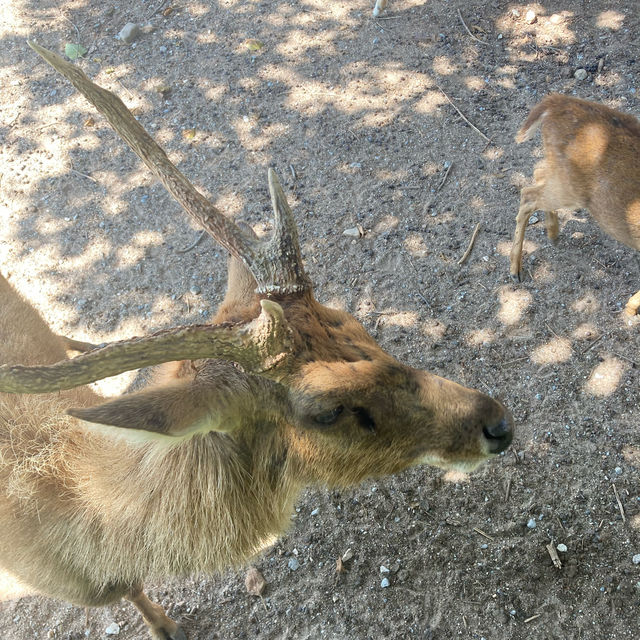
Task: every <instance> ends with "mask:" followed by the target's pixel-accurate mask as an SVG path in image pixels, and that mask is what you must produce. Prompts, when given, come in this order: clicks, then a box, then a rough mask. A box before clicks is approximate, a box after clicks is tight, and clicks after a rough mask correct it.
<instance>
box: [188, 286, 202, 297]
mask: <svg viewBox="0 0 640 640" xmlns="http://www.w3.org/2000/svg"><path fill="white" fill-rule="evenodd" d="M189 291H191V293H193V295H194V296H197V295H199V294H200V292H201V291H202V289H201V288H200V287H199V286H197V285H195V284H194V285H193V286H192V287H191V288H190V289H189Z"/></svg>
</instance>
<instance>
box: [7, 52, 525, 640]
mask: <svg viewBox="0 0 640 640" xmlns="http://www.w3.org/2000/svg"><path fill="white" fill-rule="evenodd" d="M32 47H33V48H34V49H35V50H36V51H37V52H38V53H39V54H40V55H41V56H42V57H43V58H44V59H45V60H47V61H48V62H49V63H50V64H51V65H52V66H54V67H55V68H56V69H57V70H58V71H60V72H61V73H62V74H63V75H65V76H66V77H67V78H69V79H70V80H71V82H72V83H73V84H74V86H75V87H76V88H77V89H78V90H79V91H80V92H81V93H82V94H83V95H84V96H85V97H87V98H88V100H89V101H90V102H92V103H93V104H94V105H95V106H96V107H97V108H98V110H99V111H101V112H102V113H103V114H104V115H105V116H106V118H107V119H108V120H109V122H110V123H111V125H112V126H113V127H114V129H116V131H117V132H118V133H119V134H120V136H121V137H122V138H123V139H124V140H125V141H126V142H127V143H128V144H129V145H130V146H131V148H132V149H133V150H134V151H135V152H136V153H137V154H138V155H139V156H140V158H141V159H142V160H143V161H144V162H145V164H147V166H148V167H149V168H150V169H151V170H152V171H153V172H154V173H155V175H156V176H157V177H158V178H159V179H160V180H161V181H162V183H163V184H164V185H165V187H166V188H167V189H168V190H169V191H170V192H171V194H172V195H174V197H175V198H176V199H177V200H178V201H179V202H180V203H181V204H182V206H183V207H184V208H185V210H186V211H187V212H188V213H189V214H190V215H191V217H192V218H193V219H195V220H196V221H197V222H198V223H199V224H200V225H202V227H204V228H205V229H207V231H209V232H210V233H211V235H213V236H214V237H215V238H216V239H217V240H218V241H219V242H220V243H221V244H222V245H224V246H225V247H226V248H227V249H228V250H229V251H230V252H231V253H232V254H233V256H234V257H233V258H232V259H231V261H230V269H229V278H228V290H227V294H226V297H225V299H224V301H223V303H222V306H221V308H220V309H219V310H218V313H217V314H216V316H215V317H214V318H213V321H212V324H209V325H202V326H194V327H178V328H176V329H171V330H167V331H162V332H159V333H158V334H155V335H153V336H150V337H147V338H134V339H131V340H126V341H122V342H119V343H113V344H111V345H107V346H105V347H102V348H98V349H96V350H93V351H89V352H88V353H85V354H82V355H80V356H78V357H76V358H74V359H72V360H64V357H65V347H67V346H69V345H70V344H71V346H73V345H74V344H75V345H76V346H78V344H77V343H73V342H71V343H70V342H69V341H65V340H64V339H61V338H60V337H58V336H56V335H54V334H53V333H52V332H51V331H50V329H49V328H48V327H47V325H46V324H45V322H44V321H43V320H42V319H41V318H40V317H39V315H38V314H37V313H36V312H35V311H34V309H33V308H32V307H31V305H29V304H28V303H27V302H26V301H25V300H23V299H22V298H21V297H20V296H19V295H18V294H17V292H16V291H15V290H14V289H13V288H12V286H11V285H10V284H9V283H8V281H7V280H5V279H4V278H2V277H1V276H0V363H6V364H5V365H3V366H0V391H1V392H3V393H0V522H2V527H1V528H0V566H2V567H4V568H5V569H7V570H8V571H10V572H12V573H14V574H15V575H16V576H18V577H19V578H20V579H21V580H22V581H23V582H25V583H27V584H29V585H31V586H32V587H34V588H36V589H38V590H39V591H41V592H42V593H44V594H48V595H50V596H53V597H56V598H59V599H63V600H68V601H71V602H74V603H77V604H82V605H86V606H96V605H104V604H108V603H110V602H114V601H118V600H119V599H120V598H123V597H124V598H127V599H129V600H130V601H132V602H133V603H134V604H135V605H136V606H137V607H138V609H139V610H140V612H141V613H142V616H143V618H144V620H145V622H146V623H147V625H148V627H149V630H150V633H151V635H152V637H153V638H155V639H156V640H168V639H172V640H179V639H184V638H185V634H184V632H183V631H182V630H181V629H180V627H179V626H178V625H177V624H176V622H174V621H173V620H171V619H170V618H168V617H167V616H166V615H165V613H164V612H163V610H162V609H161V608H160V607H159V606H158V605H156V604H154V603H152V602H151V601H150V600H149V599H148V598H147V596H146V595H145V594H144V592H143V591H142V583H143V581H144V579H145V578H147V577H149V576H155V577H162V576H170V575H188V574H194V573H203V572H216V571H220V570H222V569H224V568H226V567H229V566H233V565H238V564H241V563H244V562H246V561H247V560H248V559H249V558H251V556H253V555H255V554H256V553H259V552H260V550H261V549H263V548H265V547H266V546H268V545H269V544H271V543H272V542H273V541H274V540H275V539H276V538H277V537H278V536H279V535H281V534H282V533H283V531H284V530H285V529H286V528H287V525H288V524H289V522H290V519H291V518H290V516H291V513H292V510H293V505H294V502H295V500H296V499H297V497H298V496H299V495H300V492H301V491H302V489H303V488H304V487H305V486H307V485H313V484H316V485H325V486H326V485H328V486H352V485H355V484H357V483H359V482H361V481H362V480H363V479H365V478H369V477H375V476H383V475H387V474H392V473H397V472H399V471H401V470H403V469H406V468H408V467H411V466H414V465H419V464H434V465H437V466H440V467H444V468H453V469H463V470H471V469H474V468H475V467H477V466H478V465H479V464H481V463H482V462H483V461H485V460H487V459H489V458H491V457H494V456H495V455H496V454H498V453H500V452H502V451H504V450H505V449H506V447H508V446H509V443H510V442H511V439H512V433H513V431H512V425H511V421H510V418H509V417H508V415H507V414H506V412H505V409H504V407H503V406H502V405H501V404H500V403H499V402H498V401H496V400H494V399H492V398H490V397H489V396H487V395H485V394H483V393H480V392H479V391H475V390H473V389H467V388H465V387H462V386H460V385H458V384H456V383H454V382H451V381H449V380H445V379H443V378H440V377H438V376H435V375H432V374H429V373H427V372H425V371H419V370H417V369H413V368H412V367H409V366H406V365H403V364H401V363H400V362H398V361H397V360H395V359H394V358H393V357H392V356H390V355H389V354H387V353H385V352H384V351H383V350H382V349H381V348H380V347H379V346H378V344H377V343H376V342H375V341H374V340H373V338H371V337H370V336H369V335H368V334H367V332H366V331H365V329H364V328H363V327H362V325H361V324H360V323H359V322H358V321H357V320H356V319H355V318H354V317H353V316H351V315H349V314H348V313H345V312H343V311H338V310H335V309H331V308H328V307H325V306H323V305H321V304H320V303H318V302H317V301H316V300H315V298H314V296H313V292H312V287H311V283H310V281H309V279H308V277H307V275H306V273H305V270H304V268H303V264H302V259H301V256H300V249H299V245H298V240H297V231H296V226H295V223H294V221H293V216H292V213H291V210H290V208H289V205H288V204H287V200H286V197H285V194H284V191H283V190H282V188H281V186H280V184H279V183H278V180H277V178H276V177H275V174H274V173H273V172H272V171H269V188H270V192H271V198H272V204H273V209H274V215H275V229H274V232H273V235H272V237H270V238H267V239H258V238H257V237H256V236H255V235H254V234H253V232H252V231H251V229H248V228H244V227H239V226H237V225H236V224H235V223H233V222H232V221H231V220H230V219H229V218H227V217H226V216H224V215H223V214H222V213H221V212H220V211H219V210H218V209H216V208H215V207H214V206H213V205H212V204H211V203H210V202H209V201H207V200H206V199H205V198H204V197H203V196H202V195H201V194H200V193H199V192H198V191H197V190H196V189H195V187H193V186H192V185H191V184H190V183H189V182H188V181H187V179H186V178H185V177H184V176H183V175H182V174H181V173H180V172H179V170H178V169H177V168H176V167H175V166H174V165H173V164H171V162H170V161H169V159H168V158H167V156H166V155H165V153H164V152H163V151H162V150H161V149H160V147H158V145H157V144H156V143H155V142H154V141H153V139H152V138H151V137H150V136H149V135H148V134H147V133H146V132H145V131H144V129H143V128H142V127H141V126H140V124H139V123H138V122H137V121H136V119H135V118H134V117H133V116H132V115H131V113H130V112H129V111H128V110H127V108H126V107H125V106H124V104H123V103H122V102H121V101H120V100H119V99H118V98H116V97H115V96H114V95H113V94H111V93H110V92H108V91H106V90H104V89H102V88H100V87H98V86H97V85H95V84H93V83H92V82H91V81H90V80H89V79H88V78H87V77H86V76H85V75H84V74H83V73H82V71H80V70H79V69H78V68H77V67H76V66H74V65H72V64H70V63H69V62H66V61H64V60H63V59H62V58H60V57H59V56H57V55H56V54H53V53H51V52H49V51H47V50H46V49H43V48H42V47H39V46H38V45H34V44H32ZM79 346H81V347H82V345H79ZM58 361H59V362H58ZM18 363H20V364H21V365H22V366H18ZM56 363H57V364H56ZM162 363H165V364H164V365H163V366H161V367H160V370H159V371H158V372H157V374H156V381H155V383H153V384H152V385H150V386H149V387H148V388H146V389H144V390H142V391H140V392H138V393H133V394H129V395H123V396H120V397H118V398H115V399H112V400H109V401H106V402H105V401H104V399H103V398H100V397H99V396H97V395H96V394H95V393H94V392H93V391H92V390H91V389H89V388H88V387H86V386H83V385H86V384H87V383H89V382H91V381H93V380H97V379H101V378H104V377H107V376H111V375H115V374H117V373H119V372H123V371H128V370H132V369H136V368H139V367H142V366H149V365H157V364H162ZM25 365H27V366H25ZM34 365H42V366H34ZM41 393H44V394H47V395H44V396H39V395H29V394H41Z"/></svg>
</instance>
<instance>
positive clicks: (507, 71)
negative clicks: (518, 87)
mask: <svg viewBox="0 0 640 640" xmlns="http://www.w3.org/2000/svg"><path fill="white" fill-rule="evenodd" d="M494 73H497V74H498V75H499V76H515V75H516V73H518V67H516V66H515V65H513V64H505V65H502V66H501V67H498V68H497V69H496V70H495V72H494Z"/></svg>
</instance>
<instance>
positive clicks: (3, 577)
mask: <svg viewBox="0 0 640 640" xmlns="http://www.w3.org/2000/svg"><path fill="white" fill-rule="evenodd" d="M31 593H32V591H31V590H30V589H29V587H27V586H26V585H24V584H22V583H21V582H20V581H19V580H18V579H17V578H14V577H13V576H12V575H10V574H8V573H5V572H4V571H0V602H5V601H6V600H16V599H17V598H22V597H23V596H27V595H30V594H31Z"/></svg>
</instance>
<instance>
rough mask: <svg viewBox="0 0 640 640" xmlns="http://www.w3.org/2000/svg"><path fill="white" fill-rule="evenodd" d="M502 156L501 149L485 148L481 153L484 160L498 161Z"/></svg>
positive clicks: (502, 151)
mask: <svg viewBox="0 0 640 640" xmlns="http://www.w3.org/2000/svg"><path fill="white" fill-rule="evenodd" d="M503 155H504V149H502V148H501V147H487V149H486V150H485V151H484V152H483V153H482V157H483V158H484V159H485V160H499V159H500V158H502V156H503ZM503 175H504V174H503Z"/></svg>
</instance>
